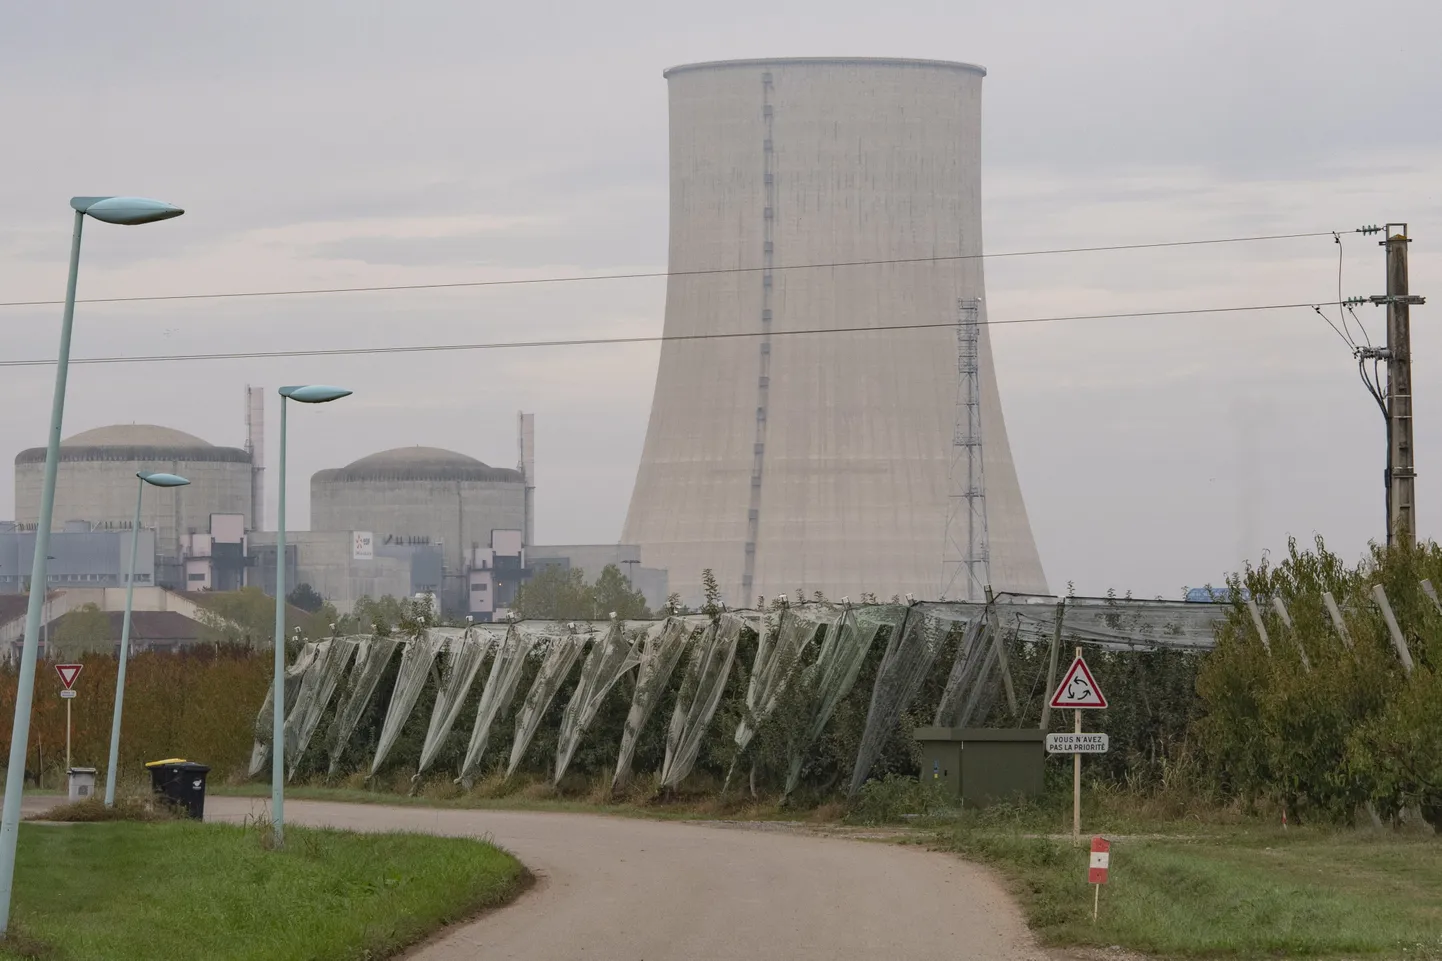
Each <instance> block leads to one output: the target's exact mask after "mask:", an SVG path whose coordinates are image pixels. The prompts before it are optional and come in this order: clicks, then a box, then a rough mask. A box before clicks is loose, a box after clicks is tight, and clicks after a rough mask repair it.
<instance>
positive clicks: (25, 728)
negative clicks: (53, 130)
mask: <svg viewBox="0 0 1442 961" xmlns="http://www.w3.org/2000/svg"><path fill="white" fill-rule="evenodd" d="M70 206H71V208H72V209H73V210H74V211H75V226H74V228H73V229H72V231H71V234H70V276H69V279H68V280H67V282H66V285H65V313H64V315H63V317H62V319H61V321H60V352H59V353H58V354H57V355H56V360H55V396H54V399H53V400H52V401H51V407H50V435H49V437H47V438H46V444H45V479H44V481H43V484H42V486H41V488H40V517H39V518H38V519H37V523H36V527H35V560H34V563H33V566H32V567H31V571H30V583H31V590H30V601H29V604H28V606H27V607H26V610H25V643H24V645H23V646H22V647H21V649H20V677H19V679H18V682H17V687H16V691H15V723H14V724H13V725H12V726H11V728H10V760H9V763H8V765H7V766H6V769H5V805H4V808H3V809H0V936H3V935H4V934H5V933H6V931H8V930H9V928H10V898H11V895H12V894H13V893H14V888H15V842H16V841H18V840H19V837H20V795H21V794H22V793H23V792H24V790H25V753H26V747H27V744H28V742H29V740H30V706H31V701H32V699H33V697H34V694H35V656H36V648H37V646H38V642H39V634H40V615H41V611H42V608H43V606H44V600H45V594H46V593H47V592H46V590H45V587H46V584H47V583H48V582H47V581H46V574H47V565H46V563H45V560H46V555H47V554H48V553H49V551H50V522H51V520H52V518H53V516H54V513H55V475H56V472H57V470H58V469H59V466H60V422H61V420H63V419H64V415H65V378H66V375H67V374H68V373H69V367H70V331H71V328H72V326H73V325H74V321H75V284H76V280H77V276H78V274H79V272H80V232H81V229H82V228H83V227H84V226H85V217H86V215H87V214H88V215H89V216H91V217H93V218H95V219H96V220H100V221H104V222H105V223H108V224H123V225H125V226H135V225H136V224H149V223H154V222H155V221H157V220H169V219H170V218H171V217H179V216H180V215H181V214H183V213H185V211H184V210H182V209H180V208H179V207H172V206H171V205H170V204H167V203H161V202H160V201H159V200H146V199H144V198H142V197H71V198H70ZM35 584H39V585H40V587H41V589H40V591H39V592H36V591H35V589H34V585H35Z"/></svg>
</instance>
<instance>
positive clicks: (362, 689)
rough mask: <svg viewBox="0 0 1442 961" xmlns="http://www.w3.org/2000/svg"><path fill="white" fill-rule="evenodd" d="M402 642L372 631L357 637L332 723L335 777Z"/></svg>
mask: <svg viewBox="0 0 1442 961" xmlns="http://www.w3.org/2000/svg"><path fill="white" fill-rule="evenodd" d="M400 643H401V642H400V639H399V638H395V637H375V636H373V635H370V634H363V635H360V636H359V637H357V638H356V652H355V658H354V659H353V661H352V664H353V665H354V666H353V667H352V668H351V675H350V680H349V682H348V683H347V684H346V689H345V695H344V696H343V697H342V699H341V702H340V706H339V707H337V708H336V712H335V720H334V721H332V722H331V728H330V770H329V772H328V773H329V774H330V776H332V777H334V776H335V773H336V772H337V771H338V770H339V769H340V759H341V754H342V753H343V752H344V751H345V749H346V746H347V745H349V744H350V738H351V735H352V734H353V733H355V726H356V724H358V723H359V722H360V719H361V715H362V714H364V713H365V709H366V706H367V705H368V704H370V700H371V696H372V695H374V694H375V691H376V685H377V684H379V683H380V679H381V675H382V674H384V673H385V670H386V667H387V666H388V665H389V664H390V662H391V658H392V657H394V656H395V653H396V648H397V647H399V646H400Z"/></svg>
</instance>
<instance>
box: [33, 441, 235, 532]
mask: <svg viewBox="0 0 1442 961" xmlns="http://www.w3.org/2000/svg"><path fill="white" fill-rule="evenodd" d="M250 469H251V456H250V454H249V453H247V452H246V451H243V450H241V449H240V448H238V447H217V446H215V445H214V444H211V443H209V442H207V441H204V440H202V439H201V438H199V437H196V436H195V435H194V434H187V433H186V432H185V431H181V430H175V429H173V428H170V427H159V426H156V425H154V424H115V425H112V426H110V427H97V428H95V429H93V430H87V431H82V432H81V433H79V434H75V435H74V436H71V437H67V438H65V439H64V440H62V441H61V442H60V463H59V472H58V474H57V476H56V481H55V515H54V517H55V519H54V523H53V525H52V526H53V527H54V529H55V530H61V529H63V528H64V526H65V524H66V522H68V521H84V522H86V523H88V524H90V525H91V526H93V527H97V528H99V529H102V530H128V529H129V528H130V525H131V524H132V523H134V511H135V489H136V484H137V483H138V481H136V479H135V474H136V472H137V471H164V472H165V473H169V474H179V475H180V476H182V477H185V478H187V479H189V481H190V485H189V486H187V487H169V488H156V489H153V490H151V491H150V492H149V493H148V494H147V495H146V497H145V499H144V501H143V502H142V514H141V521H140V522H141V525H142V526H144V527H149V528H153V529H154V530H155V549H156V551H157V553H158V554H159V555H160V556H161V557H162V558H164V559H171V558H178V557H179V556H180V550H181V540H182V539H183V538H184V537H185V536H186V535H187V534H190V533H194V532H197V531H200V532H204V531H208V530H210V516H211V515H212V514H241V515H244V517H245V519H246V521H247V524H246V526H247V527H249V526H250V524H249V521H250V517H251V477H250ZM44 478H45V448H43V447H32V448H30V449H28V450H23V451H21V452H20V453H19V454H17V455H16V457H15V519H16V520H17V521H19V522H20V523H22V524H25V525H28V526H29V527H32V528H33V527H34V525H35V523H36V521H37V520H38V519H39V517H40V492H41V488H42V486H43V481H44Z"/></svg>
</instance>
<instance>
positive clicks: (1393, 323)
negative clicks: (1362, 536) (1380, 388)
mask: <svg viewBox="0 0 1442 961" xmlns="http://www.w3.org/2000/svg"><path fill="white" fill-rule="evenodd" d="M1398 226H1400V227H1401V228H1402V229H1401V231H1400V232H1398V233H1393V232H1392V228H1393V227H1398ZM1409 243H1411V240H1410V239H1409V238H1408V236H1407V225H1406V224H1388V225H1387V239H1386V241H1384V244H1385V245H1386V248H1387V462H1388V463H1387V543H1388V544H1393V543H1395V542H1396V541H1398V540H1400V539H1405V540H1406V541H1407V542H1409V543H1410V542H1411V541H1412V539H1413V538H1415V537H1416V534H1417V523H1416V516H1415V513H1414V509H1415V506H1416V505H1415V501H1414V491H1415V488H1416V482H1417V475H1416V471H1415V469H1414V468H1415V463H1414V461H1413V456H1412V327H1411V317H1410V310H1411V304H1412V297H1411V295H1410V294H1409V293H1408V290H1407V245H1408V244H1409Z"/></svg>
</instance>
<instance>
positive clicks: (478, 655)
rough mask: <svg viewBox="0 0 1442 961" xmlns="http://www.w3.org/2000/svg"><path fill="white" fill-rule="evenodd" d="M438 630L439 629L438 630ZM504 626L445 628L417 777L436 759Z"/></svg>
mask: <svg viewBox="0 0 1442 961" xmlns="http://www.w3.org/2000/svg"><path fill="white" fill-rule="evenodd" d="M437 633H440V631H439V630H438V631H437ZM505 634H506V631H505V628H504V627H497V628H496V629H489V628H488V627H484V626H483V627H471V628H467V629H466V630H464V631H457V630H451V631H448V632H446V637H445V641H446V649H445V655H446V657H445V663H444V666H443V667H442V668H441V672H440V673H441V684H440V689H439V690H437V691H436V703H435V705H434V706H433V707H432V708H431V723H430V726H429V727H427V728H426V740H425V743H424V744H422V745H421V760H420V763H419V764H418V765H416V775H415V776H416V777H417V778H418V777H420V776H421V775H422V774H424V773H425V772H426V770H427V769H428V768H429V767H430V766H431V764H432V763H433V762H434V761H435V759H436V755H437V754H439V753H440V750H441V746H442V745H443V744H445V742H446V736H447V735H449V734H450V733H451V728H452V727H453V726H454V725H455V723H456V718H457V717H459V716H460V714H461V708H462V706H464V704H465V700H466V696H467V695H468V694H470V692H471V684H472V683H473V682H474V681H475V679H476V674H477V672H479V671H480V669H481V664H482V663H483V662H484V661H485V659H486V654H488V653H489V652H490V651H491V650H492V649H493V648H494V647H495V646H496V645H497V644H498V643H499V641H500V640H502V639H504V638H505Z"/></svg>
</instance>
